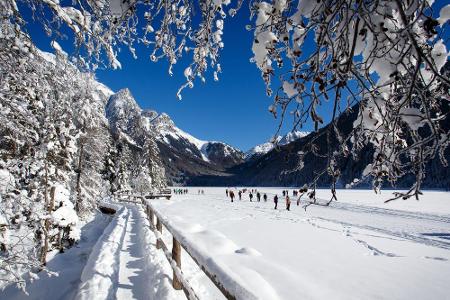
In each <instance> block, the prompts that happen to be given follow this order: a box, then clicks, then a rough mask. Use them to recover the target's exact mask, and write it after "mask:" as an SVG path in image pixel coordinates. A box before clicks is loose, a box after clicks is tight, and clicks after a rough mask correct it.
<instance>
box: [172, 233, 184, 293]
mask: <svg viewBox="0 0 450 300" xmlns="http://www.w3.org/2000/svg"><path fill="white" fill-rule="evenodd" d="M172 259H173V260H174V261H175V262H176V263H177V267H178V268H181V246H180V243H179V242H178V241H177V240H176V239H175V237H174V238H173V244H172ZM172 286H173V288H174V289H176V290H181V289H182V288H183V285H182V284H181V281H180V278H178V276H177V274H176V272H175V270H174V271H173V281H172Z"/></svg>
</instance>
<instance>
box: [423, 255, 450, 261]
mask: <svg viewBox="0 0 450 300" xmlns="http://www.w3.org/2000/svg"><path fill="white" fill-rule="evenodd" d="M423 258H426V259H433V260H440V261H448V259H446V258H443V257H433V256H424V257H423Z"/></svg>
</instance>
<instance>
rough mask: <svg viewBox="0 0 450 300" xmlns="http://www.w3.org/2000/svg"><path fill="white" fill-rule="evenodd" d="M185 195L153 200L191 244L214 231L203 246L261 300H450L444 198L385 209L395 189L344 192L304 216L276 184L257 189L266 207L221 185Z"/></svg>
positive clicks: (449, 211)
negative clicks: (236, 196) (228, 193)
mask: <svg viewBox="0 0 450 300" xmlns="http://www.w3.org/2000/svg"><path fill="white" fill-rule="evenodd" d="M188 189H189V193H188V194H184V195H174V196H173V197H172V199H171V200H170V201H167V200H156V201H154V202H153V201H152V203H153V205H154V207H155V208H156V209H157V210H158V211H159V212H160V213H161V214H162V215H164V216H166V217H167V218H168V219H170V220H171V221H172V223H173V225H174V226H175V227H178V229H179V230H180V231H181V232H182V233H183V232H184V233H185V234H186V236H187V237H188V239H189V236H190V235H192V234H193V233H195V234H196V241H197V243H203V242H204V243H208V237H209V236H210V235H209V233H208V232H210V231H211V232H214V233H215V234H219V235H221V236H222V237H223V238H222V239H220V240H219V241H210V242H211V243H217V247H216V248H214V245H208V247H213V248H211V249H212V250H211V251H213V252H214V253H215V254H214V257H215V259H216V260H217V261H218V262H222V263H223V264H224V265H226V266H227V267H228V268H229V270H230V273H232V274H233V275H234V276H235V278H238V279H239V280H240V281H241V282H242V283H243V284H244V285H246V286H247V287H248V288H249V290H252V291H255V293H256V294H257V296H258V297H260V298H263V299H363V298H364V299H368V298H370V299H411V298H415V299H424V298H430V299H448V297H449V293H448V283H449V281H448V278H450V193H447V192H437V191H430V192H425V195H424V196H423V198H421V200H420V201H416V200H407V201H403V200H397V201H394V202H390V203H387V204H385V203H384V202H383V201H384V200H386V199H388V198H389V197H390V195H391V193H392V191H388V190H386V191H383V192H382V194H381V195H376V194H374V193H373V191H371V190H342V191H339V192H338V199H339V201H338V202H333V203H332V204H331V205H330V206H329V207H323V206H309V207H308V208H307V209H306V211H305V210H304V209H303V208H302V206H301V204H300V206H297V204H296V198H295V197H292V196H291V199H292V206H291V211H287V210H285V201H284V198H283V197H282V195H281V190H282V189H278V188H258V191H259V192H261V193H262V194H264V193H266V194H267V195H268V201H267V202H264V201H263V200H261V202H257V201H256V197H254V198H253V202H250V201H249V197H248V193H245V194H243V196H242V200H241V201H239V199H237V200H236V199H235V201H234V202H233V203H231V202H230V199H229V198H227V196H226V194H225V188H197V187H195V188H188ZM199 189H201V190H204V194H198V190H199ZM232 190H234V191H235V194H237V189H234V188H233V189H232ZM275 194H278V196H279V197H280V200H279V204H278V209H277V210H274V209H273V200H272V199H273V196H274V195H275ZM290 195H292V193H290ZM318 197H319V198H323V199H329V191H327V190H319V191H318ZM202 236H203V239H204V240H202ZM199 237H200V238H199ZM224 241H226V242H224ZM224 245H225V246H224ZM228 245H234V246H228ZM194 246H195V243H194ZM236 246H237V247H238V248H239V249H242V251H235V252H238V253H242V255H241V257H238V258H236V257H235V255H234V256H233V255H230V253H229V252H227V251H228V250H227V249H228V248H229V249H233V247H236ZM227 247H228V248H227ZM220 249H222V250H220ZM221 251H222V252H221ZM230 251H231V250H230ZM233 254H235V253H234V252H233ZM203 294H204V295H205V296H206V295H208V291H203ZM210 297H212V298H216V297H217V294H215V293H213V292H211V294H210Z"/></svg>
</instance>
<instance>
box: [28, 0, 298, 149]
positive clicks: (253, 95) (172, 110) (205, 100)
mask: <svg viewBox="0 0 450 300" xmlns="http://www.w3.org/2000/svg"><path fill="white" fill-rule="evenodd" d="M239 12H240V13H238V14H237V15H236V16H235V17H234V18H231V17H227V19H226V22H225V29H224V36H223V40H224V43H225V48H224V49H223V51H222V52H221V58H220V64H221V66H222V73H221V74H220V77H219V78H220V80H219V81H218V82H215V81H214V80H213V78H212V74H211V73H209V74H208V76H207V77H206V79H207V81H206V83H202V82H201V81H200V80H197V81H196V82H195V86H194V88H193V89H189V88H187V89H185V90H184V91H183V94H182V96H183V99H182V100H181V101H180V100H178V98H177V97H176V93H177V90H178V88H179V87H180V86H181V85H182V84H183V83H184V82H185V78H184V76H183V71H184V69H185V68H186V66H187V63H188V61H187V59H189V57H186V58H185V59H183V60H181V61H180V62H179V63H178V64H177V65H175V67H174V75H173V76H172V77H171V76H169V74H168V64H167V62H166V61H165V60H164V59H163V60H161V61H159V62H157V63H153V62H151V61H150V59H149V55H150V51H149V50H147V49H146V48H144V47H137V54H138V59H136V60H135V59H133V58H132V56H131V54H130V52H129V51H128V49H127V48H126V47H122V49H121V52H120V53H119V60H120V62H121V64H122V69H117V70H113V69H103V70H98V71H97V72H96V76H97V78H98V79H99V81H100V82H103V83H104V84H106V85H107V86H109V87H110V88H111V89H112V90H114V91H118V90H119V89H122V88H129V89H130V90H131V92H132V94H133V95H134V97H135V98H136V100H137V102H138V103H139V104H140V106H141V107H142V108H148V109H154V110H156V111H158V112H166V113H167V114H169V115H170V117H171V118H172V119H173V120H174V122H175V123H176V125H177V126H178V127H180V128H181V129H183V130H184V131H186V132H189V133H190V134H192V135H194V136H195V137H197V138H199V139H203V140H217V141H224V142H226V143H228V144H230V145H232V146H235V147H238V148H240V149H242V150H248V149H249V148H251V147H253V146H255V145H256V144H260V143H263V142H266V141H268V140H269V139H270V137H271V136H272V135H273V134H274V133H275V132H276V129H277V126H278V121H277V120H275V119H274V118H273V116H272V115H271V114H270V113H269V112H268V106H269V105H270V104H271V103H272V99H271V98H269V97H267V96H266V94H265V85H264V82H263V80H262V79H261V76H260V72H259V70H258V69H257V68H256V65H255V64H253V63H250V61H249V60H250V58H251V57H252V52H251V46H252V41H253V33H252V32H249V31H247V30H246V29H245V25H246V24H250V21H249V9H248V7H247V6H246V5H243V7H242V8H241V10H240V11H239ZM28 21H29V22H30V23H29V25H28V31H29V33H30V35H31V36H32V39H33V40H34V42H35V43H36V45H37V46H38V47H39V48H41V49H42V50H44V51H49V52H52V51H53V50H52V48H51V47H50V39H49V38H48V37H47V36H46V35H45V34H44V31H43V30H42V28H41V27H40V25H38V24H36V23H34V22H33V21H32V20H31V19H28ZM58 42H59V43H60V44H61V45H62V46H63V48H64V49H65V50H66V51H68V52H69V53H71V52H70V51H71V50H70V49H72V48H73V47H72V44H71V42H72V41H70V39H69V40H66V41H64V40H63V41H61V40H59V39H58ZM285 127H286V128H285V130H284V131H285V132H287V131H289V130H290V129H289V126H285Z"/></svg>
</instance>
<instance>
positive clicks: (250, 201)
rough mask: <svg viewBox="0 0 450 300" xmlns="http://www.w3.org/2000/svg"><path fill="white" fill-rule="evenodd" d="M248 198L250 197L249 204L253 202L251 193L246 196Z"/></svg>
mask: <svg viewBox="0 0 450 300" xmlns="http://www.w3.org/2000/svg"><path fill="white" fill-rule="evenodd" d="M248 196H249V197H250V202H252V201H253V200H252V199H253V194H252V193H250V194H249V195H248Z"/></svg>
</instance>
